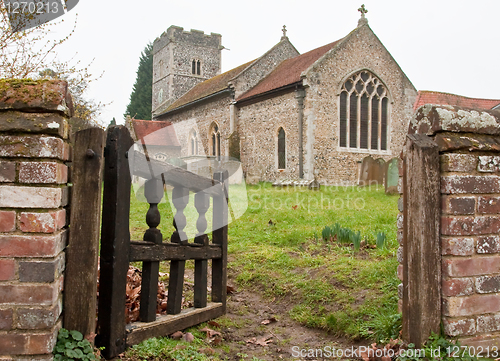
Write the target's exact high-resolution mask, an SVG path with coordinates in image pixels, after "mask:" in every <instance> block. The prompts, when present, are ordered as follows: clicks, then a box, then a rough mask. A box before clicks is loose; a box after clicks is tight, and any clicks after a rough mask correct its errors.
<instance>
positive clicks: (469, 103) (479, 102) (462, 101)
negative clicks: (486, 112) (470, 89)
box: [413, 90, 500, 110]
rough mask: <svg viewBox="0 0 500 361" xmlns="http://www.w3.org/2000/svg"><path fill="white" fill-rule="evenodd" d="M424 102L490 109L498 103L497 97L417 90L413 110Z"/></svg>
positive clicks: (499, 101)
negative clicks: (488, 97)
mask: <svg viewBox="0 0 500 361" xmlns="http://www.w3.org/2000/svg"><path fill="white" fill-rule="evenodd" d="M424 104H436V105H453V106H459V107H465V108H473V109H492V108H494V107H495V106H496V105H499V104H500V100H499V99H480V98H468V97H464V96H461V95H456V94H449V93H441V92H434V91H429V90H419V91H418V96H417V100H416V101H415V104H414V105H413V110H417V109H418V108H419V107H420V106H422V105H424Z"/></svg>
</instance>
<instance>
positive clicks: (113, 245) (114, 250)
mask: <svg viewBox="0 0 500 361" xmlns="http://www.w3.org/2000/svg"><path fill="white" fill-rule="evenodd" d="M133 143H134V142H133V140H132V138H131V136H130V133H129V131H128V130H127V128H125V127H124V126H114V127H113V126H112V127H109V128H108V137H107V141H106V150H105V157H106V159H105V168H104V192H103V210H102V229H101V270H100V273H101V274H100V276H101V277H100V281H99V334H98V338H97V339H96V343H97V345H98V346H100V347H102V346H103V347H104V350H103V355H104V357H106V358H107V359H110V358H112V357H115V356H117V355H118V354H120V353H121V352H123V351H124V350H125V341H126V331H125V295H126V284H127V271H128V262H129V250H130V231H129V213H130V188H131V179H130V172H129V166H128V159H127V151H128V150H129V148H130V147H131V146H132V144H133Z"/></svg>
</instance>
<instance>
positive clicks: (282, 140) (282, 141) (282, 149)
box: [278, 128, 286, 169]
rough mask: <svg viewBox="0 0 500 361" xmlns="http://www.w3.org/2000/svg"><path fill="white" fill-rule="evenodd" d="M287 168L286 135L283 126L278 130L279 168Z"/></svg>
mask: <svg viewBox="0 0 500 361" xmlns="http://www.w3.org/2000/svg"><path fill="white" fill-rule="evenodd" d="M285 168H286V136H285V131H284V130H283V128H280V129H279V130H278V169H285Z"/></svg>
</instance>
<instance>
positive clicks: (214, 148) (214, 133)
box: [210, 123, 220, 157]
mask: <svg viewBox="0 0 500 361" xmlns="http://www.w3.org/2000/svg"><path fill="white" fill-rule="evenodd" d="M210 148H211V153H212V155H214V156H217V157H220V130H219V126H218V125H217V123H212V125H211V127H210Z"/></svg>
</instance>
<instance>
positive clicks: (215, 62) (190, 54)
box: [152, 26, 224, 113]
mask: <svg viewBox="0 0 500 361" xmlns="http://www.w3.org/2000/svg"><path fill="white" fill-rule="evenodd" d="M221 38H222V36H221V35H220V34H216V33H210V35H209V34H205V33H204V32H203V31H199V30H194V29H191V31H184V29H183V28H181V27H179V26H170V27H169V28H168V29H167V31H166V32H164V33H163V34H162V35H161V36H160V37H159V38H157V39H156V40H155V41H154V43H153V104H152V111H153V112H154V113H158V112H161V111H162V110H165V109H166V108H167V107H168V106H169V105H170V104H172V102H173V101H175V100H176V99H178V98H179V97H180V96H182V95H183V94H184V93H186V92H187V91H189V90H190V89H191V88H192V87H194V86H195V85H196V84H198V83H200V82H202V81H204V80H207V79H210V78H212V77H214V76H216V75H218V74H220V72H221V50H222V49H223V48H224V47H223V46H222V44H221Z"/></svg>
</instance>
